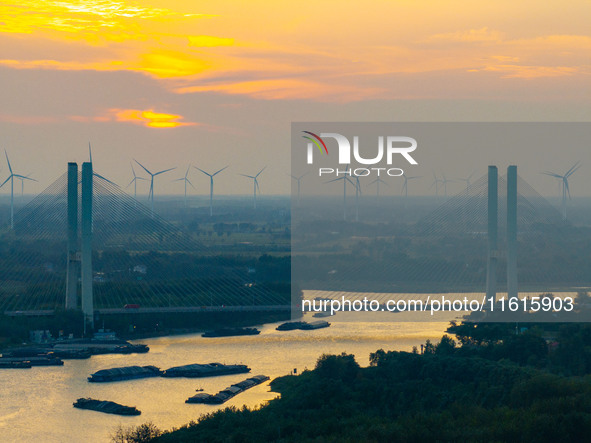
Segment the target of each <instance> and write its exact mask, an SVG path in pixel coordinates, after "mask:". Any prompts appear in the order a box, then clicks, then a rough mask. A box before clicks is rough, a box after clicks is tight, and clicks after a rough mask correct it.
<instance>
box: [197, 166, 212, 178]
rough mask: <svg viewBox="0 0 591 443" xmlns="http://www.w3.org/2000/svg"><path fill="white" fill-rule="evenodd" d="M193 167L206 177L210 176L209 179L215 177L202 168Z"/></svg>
mask: <svg viewBox="0 0 591 443" xmlns="http://www.w3.org/2000/svg"><path fill="white" fill-rule="evenodd" d="M193 167H194V168H195V169H197V170H199V171H201V172H203V173H204V174H205V175H207V176H209V177H213V175H212V174H210V173H208V172H205V171H204V170H203V169H201V168H198V167H197V166H193Z"/></svg>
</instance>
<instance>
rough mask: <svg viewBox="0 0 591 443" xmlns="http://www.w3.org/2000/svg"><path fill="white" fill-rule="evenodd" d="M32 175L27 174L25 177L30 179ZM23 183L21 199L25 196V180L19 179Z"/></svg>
mask: <svg viewBox="0 0 591 443" xmlns="http://www.w3.org/2000/svg"><path fill="white" fill-rule="evenodd" d="M30 175H31V174H27V175H26V176H25V177H26V178H29V176H30ZM17 178H18V179H19V180H20V181H21V198H23V197H24V195H25V179H24V178H22V177H17Z"/></svg>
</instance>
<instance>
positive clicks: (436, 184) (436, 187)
mask: <svg viewBox="0 0 591 443" xmlns="http://www.w3.org/2000/svg"><path fill="white" fill-rule="evenodd" d="M439 183H441V180H440V179H438V178H437V176H436V175H435V172H433V183H431V188H432V187H433V186H435V197H439Z"/></svg>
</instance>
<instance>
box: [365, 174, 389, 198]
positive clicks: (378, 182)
mask: <svg viewBox="0 0 591 443" xmlns="http://www.w3.org/2000/svg"><path fill="white" fill-rule="evenodd" d="M374 183H375V185H376V204H379V203H380V183H383V184H385V185H386V186H389V185H388V183H386V182H385V181H384V180H382V179H381V178H379V177H378V178H376V179H375V180H374V181H372V182H371V183H370V184H368V185H367V186H371V185H373V184H374Z"/></svg>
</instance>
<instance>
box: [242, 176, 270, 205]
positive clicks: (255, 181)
mask: <svg viewBox="0 0 591 443" xmlns="http://www.w3.org/2000/svg"><path fill="white" fill-rule="evenodd" d="M265 168H266V166H265V167H264V168H263V169H261V170H260V171H259V173H258V174H257V175H246V174H240V175H242V176H243V177H248V178H252V181H253V184H252V186H253V196H254V209H256V208H257V191H258V192H259V194H260V192H261V190H260V188H259V180H258V179H259V175H261V172H263V171H264V170H265Z"/></svg>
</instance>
